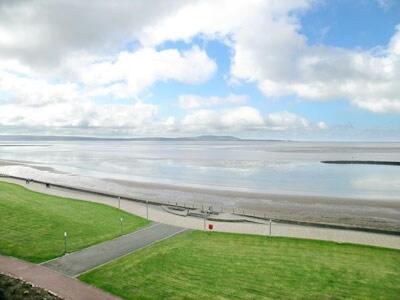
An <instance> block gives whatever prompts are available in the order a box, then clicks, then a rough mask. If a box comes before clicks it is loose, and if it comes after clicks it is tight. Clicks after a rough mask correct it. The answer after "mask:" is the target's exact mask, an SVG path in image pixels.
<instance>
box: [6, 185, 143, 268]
mask: <svg viewBox="0 0 400 300" xmlns="http://www.w3.org/2000/svg"><path fill="white" fill-rule="evenodd" d="M121 217H122V218H123V219H124V222H123V223H124V226H123V230H124V233H128V232H131V231H134V230H136V229H138V228H139V227H142V226H144V225H146V224H147V223H148V221H147V220H145V219H143V218H140V217H137V216H134V215H131V214H128V213H125V212H123V211H121V210H119V209H116V208H112V207H109V206H106V205H102V204H96V203H91V202H86V201H80V200H72V199H67V198H61V197H55V196H49V195H46V194H41V193H36V192H32V191H29V190H27V189H25V188H23V187H20V186H18V185H15V184H9V183H4V182H0V254H4V255H9V256H15V257H19V258H22V259H25V260H28V261H31V262H42V261H46V260H49V259H52V258H54V257H57V256H60V255H63V253H64V232H65V231H66V232H67V233H68V243H67V246H68V251H69V252H72V251H76V250H79V249H82V248H85V247H87V246H90V245H93V244H96V243H99V242H102V241H105V240H109V239H112V238H115V237H117V236H118V235H120V233H121V226H120V218H121Z"/></svg>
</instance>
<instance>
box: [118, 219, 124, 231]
mask: <svg viewBox="0 0 400 300" xmlns="http://www.w3.org/2000/svg"><path fill="white" fill-rule="evenodd" d="M119 220H120V221H121V235H122V233H123V231H124V225H123V222H124V218H121V219H119Z"/></svg>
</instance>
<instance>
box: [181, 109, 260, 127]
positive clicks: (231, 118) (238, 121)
mask: <svg viewBox="0 0 400 300" xmlns="http://www.w3.org/2000/svg"><path fill="white" fill-rule="evenodd" d="M181 125H182V130H183V131H204V130H205V131H213V130H214V131H215V130H218V131H224V130H225V131H226V130H228V131H240V130H254V129H260V128H262V127H263V126H264V120H263V118H262V116H261V114H260V112H259V111H258V110H256V109H255V108H253V107H249V106H241V107H237V108H232V109H226V110H223V111H215V110H207V109H200V110H196V111H193V112H191V113H189V114H188V115H186V116H185V117H184V118H183V119H182V122H181Z"/></svg>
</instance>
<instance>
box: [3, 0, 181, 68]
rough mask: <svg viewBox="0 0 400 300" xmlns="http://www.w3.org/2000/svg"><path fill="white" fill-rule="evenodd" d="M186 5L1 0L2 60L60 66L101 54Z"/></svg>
mask: <svg viewBox="0 0 400 300" xmlns="http://www.w3.org/2000/svg"><path fill="white" fill-rule="evenodd" d="M183 3H184V1H182V0H168V1H167V0H165V1H164V0H163V1H154V0H148V1H131V0H119V1H118V3H116V2H113V1H108V0H98V1H83V2H82V1H80V0H68V1H48V0H39V1H29V0H21V1H1V2H0V55H1V56H4V57H9V58H17V59H19V60H21V61H23V62H24V63H26V64H29V65H31V66H35V67H41V68H48V67H55V66H57V64H58V63H59V62H60V61H61V59H62V58H64V57H65V56H68V55H69V54H71V53H73V52H76V51H78V52H79V51H81V50H85V51H90V52H93V53H102V52H104V51H106V52H107V51H110V50H112V51H113V52H115V50H118V49H120V47H121V45H123V44H125V43H128V42H131V41H134V40H135V36H137V34H138V33H139V32H140V31H141V29H142V28H143V26H145V25H146V24H149V23H151V22H154V20H158V19H161V18H163V17H164V16H166V15H169V14H171V13H174V11H175V10H176V9H177V8H179V7H181V6H182V5H183Z"/></svg>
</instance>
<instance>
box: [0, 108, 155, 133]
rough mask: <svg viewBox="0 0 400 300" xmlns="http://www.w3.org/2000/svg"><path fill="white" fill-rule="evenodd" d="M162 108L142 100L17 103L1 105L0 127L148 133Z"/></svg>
mask: <svg viewBox="0 0 400 300" xmlns="http://www.w3.org/2000/svg"><path fill="white" fill-rule="evenodd" d="M157 111H158V107H157V106H156V105H152V104H145V103H142V102H140V101H138V102H136V103H134V104H133V105H104V106H99V105H94V104H93V103H91V102H90V101H81V102H79V103H72V102H65V103H53V104H49V105H45V106H41V107H31V106H21V105H17V104H4V105H0V126H17V127H28V128H35V127H77V128H81V129H82V128H103V127H105V128H129V129H131V130H132V132H135V131H137V132H145V131H146V130H147V129H148V128H147V127H151V126H152V123H153V122H154V117H155V115H156V113H157Z"/></svg>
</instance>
